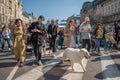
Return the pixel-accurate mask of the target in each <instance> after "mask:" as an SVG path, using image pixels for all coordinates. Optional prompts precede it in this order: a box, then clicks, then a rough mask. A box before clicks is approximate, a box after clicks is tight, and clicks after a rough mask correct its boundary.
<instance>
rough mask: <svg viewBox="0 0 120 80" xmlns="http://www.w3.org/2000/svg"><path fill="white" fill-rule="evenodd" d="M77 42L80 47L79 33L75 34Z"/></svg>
mask: <svg viewBox="0 0 120 80" xmlns="http://www.w3.org/2000/svg"><path fill="white" fill-rule="evenodd" d="M77 44H78V47H80V35H79V34H78V35H77Z"/></svg>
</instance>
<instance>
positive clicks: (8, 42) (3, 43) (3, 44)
mask: <svg viewBox="0 0 120 80" xmlns="http://www.w3.org/2000/svg"><path fill="white" fill-rule="evenodd" d="M5 41H7V44H8V48H10V47H11V45H10V39H9V38H7V39H4V38H3V40H2V49H4V46H5Z"/></svg>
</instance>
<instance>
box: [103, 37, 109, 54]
mask: <svg viewBox="0 0 120 80" xmlns="http://www.w3.org/2000/svg"><path fill="white" fill-rule="evenodd" d="M108 43H109V42H108V41H106V39H105V43H104V50H105V52H107V51H108Z"/></svg>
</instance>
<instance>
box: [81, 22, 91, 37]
mask: <svg viewBox="0 0 120 80" xmlns="http://www.w3.org/2000/svg"><path fill="white" fill-rule="evenodd" d="M88 29H91V25H90V24H89V23H87V24H84V23H82V24H81V25H80V27H79V31H80V33H81V39H91V35H90V32H89V31H88Z"/></svg>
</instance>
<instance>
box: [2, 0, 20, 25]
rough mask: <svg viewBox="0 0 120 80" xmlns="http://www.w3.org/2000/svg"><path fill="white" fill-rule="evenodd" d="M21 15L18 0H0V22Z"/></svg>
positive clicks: (7, 21)
mask: <svg viewBox="0 0 120 80" xmlns="http://www.w3.org/2000/svg"><path fill="white" fill-rule="evenodd" d="M21 17H22V3H21V2H20V1H18V0H0V24H1V23H9V22H10V21H12V20H14V19H16V18H21Z"/></svg>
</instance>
